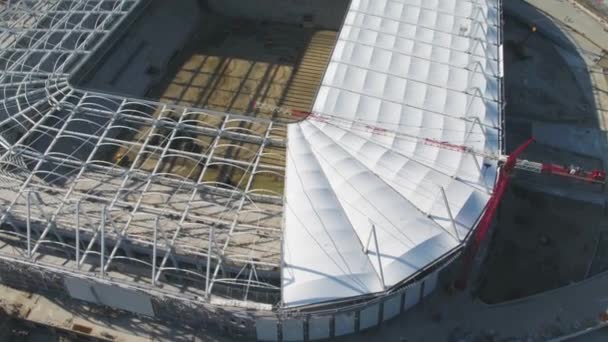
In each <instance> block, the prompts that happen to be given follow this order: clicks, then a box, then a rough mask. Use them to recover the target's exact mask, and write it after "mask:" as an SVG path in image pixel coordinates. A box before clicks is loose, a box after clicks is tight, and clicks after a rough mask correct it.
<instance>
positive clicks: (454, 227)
mask: <svg viewBox="0 0 608 342" xmlns="http://www.w3.org/2000/svg"><path fill="white" fill-rule="evenodd" d="M440 189H441V194H442V195H443V203H444V204H445V209H446V210H447V211H448V216H449V217H450V222H452V229H453V230H454V237H455V238H456V239H457V240H458V241H460V236H459V235H458V229H457V228H456V221H454V216H453V215H452V209H450V203H449V202H448V196H447V195H446V194H445V189H444V188H443V187H441V188H440Z"/></svg>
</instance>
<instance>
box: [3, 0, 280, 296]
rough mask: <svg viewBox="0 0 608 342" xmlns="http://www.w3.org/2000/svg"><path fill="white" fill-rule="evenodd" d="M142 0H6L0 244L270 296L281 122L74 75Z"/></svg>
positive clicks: (74, 268) (134, 276) (14, 251)
mask: <svg viewBox="0 0 608 342" xmlns="http://www.w3.org/2000/svg"><path fill="white" fill-rule="evenodd" d="M136 5H137V1H136V0H81V1H71V0H42V1H31V0H20V1H6V2H4V3H0V6H1V7H0V23H2V24H1V25H2V26H1V27H0V47H1V48H0V92H1V94H2V95H1V96H0V98H1V99H0V151H1V157H0V164H1V167H0V201H1V207H2V214H1V216H0V223H1V224H2V229H1V230H0V233H1V234H0V236H1V238H0V239H1V240H2V241H4V244H3V247H1V248H0V253H1V254H2V255H4V256H9V257H11V258H23V259H26V260H29V261H31V262H36V263H43V264H45V265H47V266H48V265H53V267H57V268H61V269H67V270H69V271H70V272H73V273H74V274H83V275H87V276H91V275H94V276H96V277H103V278H105V279H106V280H109V281H112V280H114V279H116V280H120V281H121V282H125V281H127V282H132V283H136V284H138V286H149V287H156V288H158V287H159V286H162V288H163V290H167V291H170V290H172V289H175V290H176V291H178V290H179V291H181V292H185V293H186V295H187V294H192V295H197V296H202V297H206V298H209V295H210V294H211V293H212V292H213V294H214V295H215V294H217V295H220V296H227V297H230V298H236V299H243V300H248V299H251V300H254V301H259V302H266V303H276V302H277V301H278V300H279V284H280V279H279V265H280V239H281V223H282V221H281V220H282V206H283V200H282V193H281V192H282V190H281V189H277V188H275V187H273V186H268V185H267V184H272V183H280V184H282V183H283V177H284V149H285V137H286V129H285V126H284V125H283V124H280V123H276V122H273V121H271V120H268V119H261V118H254V117H246V116H239V115H231V114H225V113H215V112H210V111H202V110H196V109H190V108H183V107H177V106H171V105H168V104H162V103H155V102H149V101H142V100H133V99H129V98H123V97H120V96H114V95H109V94H102V93H97V92H91V91H83V90H80V89H77V88H74V87H72V86H71V85H70V84H69V82H68V77H69V75H71V74H72V73H73V72H74V71H75V69H76V68H77V66H78V63H79V62H81V61H82V60H83V59H84V58H86V56H88V55H89V54H91V53H93V49H94V47H95V46H96V45H97V44H98V43H99V42H100V41H101V40H102V39H104V38H106V36H108V35H109V33H110V32H112V29H113V28H114V27H115V26H116V25H117V23H119V22H120V20H121V19H122V18H123V17H125V16H126V15H128V14H129V12H130V11H131V10H132V9H133V8H134V7H135V6H136ZM175 279H179V282H173V280H175ZM184 288H186V291H184Z"/></svg>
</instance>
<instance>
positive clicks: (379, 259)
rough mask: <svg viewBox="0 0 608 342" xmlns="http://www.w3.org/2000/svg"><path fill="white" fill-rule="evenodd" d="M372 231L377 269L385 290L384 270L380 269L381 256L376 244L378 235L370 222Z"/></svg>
mask: <svg viewBox="0 0 608 342" xmlns="http://www.w3.org/2000/svg"><path fill="white" fill-rule="evenodd" d="M372 232H373V233H374V244H375V245H376V257H378V269H379V270H380V280H381V281H382V287H383V288H384V289H385V290H386V282H384V270H383V269H382V257H380V246H378V236H377V235H376V225H375V224H372Z"/></svg>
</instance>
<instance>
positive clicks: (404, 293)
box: [256, 259, 453, 341]
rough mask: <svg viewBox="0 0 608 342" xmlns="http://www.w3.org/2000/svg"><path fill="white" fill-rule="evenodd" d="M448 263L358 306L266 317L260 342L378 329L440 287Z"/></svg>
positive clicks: (261, 324)
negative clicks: (408, 283) (299, 314)
mask: <svg viewBox="0 0 608 342" xmlns="http://www.w3.org/2000/svg"><path fill="white" fill-rule="evenodd" d="M451 260H453V259H451ZM450 263H451V261H449V262H447V263H444V265H443V266H442V267H438V268H437V269H435V270H434V271H433V272H431V273H429V274H428V275H427V276H426V277H424V278H423V279H421V280H419V281H417V282H415V283H412V284H410V285H408V286H406V287H404V288H403V289H400V290H399V291H397V292H395V293H393V294H391V295H388V296H385V297H382V298H379V299H377V300H374V301H371V302H368V303H366V304H363V305H359V306H356V307H350V308H345V309H340V308H338V309H336V310H334V311H332V312H325V313H319V314H317V313H308V314H301V316H299V317H266V318H262V319H258V320H257V321H256V335H257V339H258V340H259V341H314V340H320V339H327V338H332V337H338V336H342V335H348V334H353V333H356V332H360V331H363V330H366V329H370V328H373V327H376V326H378V325H380V324H382V322H386V321H388V320H390V319H392V318H394V317H396V316H398V315H400V314H402V313H404V312H406V311H407V310H409V309H411V308H412V307H414V306H415V305H416V304H418V303H420V301H422V300H423V299H424V297H426V296H428V295H429V294H431V293H432V292H433V291H434V290H435V288H436V287H437V283H438V277H439V273H440V272H441V271H442V270H443V269H444V268H445V267H446V266H447V265H449V264H450Z"/></svg>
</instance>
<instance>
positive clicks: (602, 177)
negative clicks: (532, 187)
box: [254, 103, 606, 289]
mask: <svg viewBox="0 0 608 342" xmlns="http://www.w3.org/2000/svg"><path fill="white" fill-rule="evenodd" d="M262 106H263V105H260V104H259V103H254V107H255V108H260V107H262ZM265 107H268V106H265ZM271 107H272V106H271ZM267 109H268V108H267ZM274 110H281V109H280V108H279V107H275V109H274ZM281 111H284V110H281ZM287 112H289V113H290V114H291V116H293V117H295V118H298V119H307V120H315V121H319V122H324V123H329V124H331V125H335V126H341V125H342V126H344V125H346V127H347V128H348V129H349V130H363V131H368V132H373V133H375V134H385V135H397V136H401V137H404V138H409V139H415V140H420V141H422V142H423V143H424V144H426V145H430V146H435V147H438V148H443V149H447V150H452V151H458V152H462V153H470V154H473V155H475V156H483V157H484V158H488V159H493V160H498V163H499V166H500V171H499V174H498V180H497V182H496V186H495V188H494V192H493V193H492V196H491V197H490V199H489V201H488V204H487V207H486V210H485V211H484V213H483V215H482V216H481V218H480V220H479V223H478V225H477V229H476V230H475V232H474V233H473V236H472V238H471V239H470V244H469V245H468V248H467V249H465V252H464V266H463V267H464V269H463V272H462V273H461V277H460V278H459V279H458V280H457V281H456V283H455V286H456V288H458V289H465V288H466V286H467V282H468V279H469V274H470V272H471V269H472V266H473V260H474V259H475V256H476V255H477V252H478V251H479V247H480V246H481V243H482V242H483V241H484V238H485V236H486V235H487V233H488V230H489V229H490V226H491V224H492V220H493V219H494V216H495V215H496V211H497V210H498V206H499V204H500V201H501V199H502V197H503V195H504V193H505V190H506V189H507V186H508V185H509V181H510V179H511V174H512V173H513V171H514V170H515V169H518V170H524V171H529V172H534V173H539V174H547V175H556V176H560V177H565V178H570V179H576V180H581V181H585V182H589V183H595V184H606V172H605V171H603V170H592V171H586V170H583V169H582V168H580V167H577V166H574V165H569V166H560V165H555V164H546V163H537V162H532V161H529V160H523V159H518V158H519V156H520V155H521V154H522V153H523V152H524V150H525V149H527V148H528V146H530V145H531V144H532V143H533V142H534V141H535V140H534V138H530V139H529V140H528V141H526V142H525V143H523V144H522V145H521V146H519V147H518V148H517V149H515V151H513V153H511V154H510V155H508V156H497V155H493V154H488V153H485V152H482V151H476V150H475V149H473V148H471V147H470V146H465V145H458V144H453V143H450V142H447V141H439V140H434V139H430V138H421V137H418V136H415V135H410V134H405V133H402V132H398V131H394V130H389V129H386V128H383V127H380V126H375V125H370V124H368V123H365V122H362V121H357V120H350V119H344V118H340V117H336V116H332V115H327V114H321V113H310V112H304V111H296V110H287Z"/></svg>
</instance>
